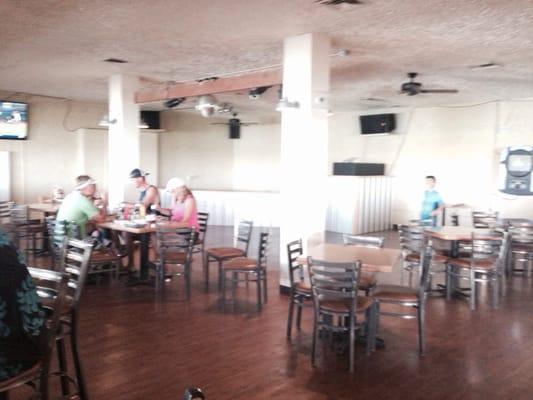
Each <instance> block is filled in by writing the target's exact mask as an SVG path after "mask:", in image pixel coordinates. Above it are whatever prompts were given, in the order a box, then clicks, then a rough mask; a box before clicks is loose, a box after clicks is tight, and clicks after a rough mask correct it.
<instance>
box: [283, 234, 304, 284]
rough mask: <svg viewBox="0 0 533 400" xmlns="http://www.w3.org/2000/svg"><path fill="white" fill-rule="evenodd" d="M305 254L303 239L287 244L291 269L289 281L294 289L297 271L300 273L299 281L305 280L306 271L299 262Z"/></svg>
mask: <svg viewBox="0 0 533 400" xmlns="http://www.w3.org/2000/svg"><path fill="white" fill-rule="evenodd" d="M302 254H303V246H302V239H298V240H294V241H292V242H290V243H288V244H287V257H288V264H287V265H288V267H289V281H290V284H291V287H294V285H295V283H296V279H295V278H294V274H295V273H296V271H298V272H299V276H298V279H299V281H300V282H302V281H303V280H304V270H303V266H302V265H301V264H300V263H299V262H298V258H299V257H301V256H302Z"/></svg>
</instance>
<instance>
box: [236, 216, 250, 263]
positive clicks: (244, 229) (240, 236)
mask: <svg viewBox="0 0 533 400" xmlns="http://www.w3.org/2000/svg"><path fill="white" fill-rule="evenodd" d="M252 228H253V222H252V221H247V220H242V221H240V222H239V227H238V229H237V237H236V238H235V240H236V242H237V245H238V244H239V243H243V244H244V249H243V250H244V255H245V256H247V255H248V249H249V247H250V238H251V237H252Z"/></svg>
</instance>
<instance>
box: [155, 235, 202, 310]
mask: <svg viewBox="0 0 533 400" xmlns="http://www.w3.org/2000/svg"><path fill="white" fill-rule="evenodd" d="M156 238H157V255H158V260H157V261H156V262H155V263H154V264H155V266H156V291H157V292H159V293H160V292H161V291H162V289H164V286H165V285H164V279H165V265H175V266H182V267H183V271H180V272H177V273H174V274H172V275H173V276H183V277H184V278H185V292H186V296H187V300H189V299H190V298H191V265H192V254H193V249H194V241H195V238H196V232H195V231H194V230H192V229H189V228H178V229H176V228H170V227H168V226H165V225H162V224H159V225H157V228H156ZM171 253H173V254H176V253H178V254H183V257H184V261H183V263H182V262H176V261H175V260H174V261H173V260H172V259H171V258H170V257H167V255H168V254H171ZM180 261H181V260H180Z"/></svg>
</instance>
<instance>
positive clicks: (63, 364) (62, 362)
mask: <svg viewBox="0 0 533 400" xmlns="http://www.w3.org/2000/svg"><path fill="white" fill-rule="evenodd" d="M61 334H62V332H61V328H60V331H59V335H61ZM56 349H57V361H58V364H59V371H60V373H61V379H60V380H61V393H62V394H63V396H67V395H68V394H69V393H70V389H69V381H68V379H67V375H68V366H67V356H66V351H65V340H64V339H63V337H60V338H58V339H56Z"/></svg>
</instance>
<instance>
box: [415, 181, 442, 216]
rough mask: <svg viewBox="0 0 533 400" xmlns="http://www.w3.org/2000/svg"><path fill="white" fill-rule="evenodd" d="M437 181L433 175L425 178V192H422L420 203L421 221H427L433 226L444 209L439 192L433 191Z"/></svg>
mask: <svg viewBox="0 0 533 400" xmlns="http://www.w3.org/2000/svg"><path fill="white" fill-rule="evenodd" d="M436 183H437V179H436V178H435V177H434V176H433V175H428V176H426V187H427V190H426V191H425V192H424V199H423V201H422V210H421V211H420V219H421V220H429V221H430V222H431V224H432V225H433V226H435V225H436V224H437V216H438V215H439V214H440V213H441V212H442V210H443V208H444V207H445V204H444V201H443V200H442V197H441V195H440V194H439V192H437V191H436V190H435V185H436Z"/></svg>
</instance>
